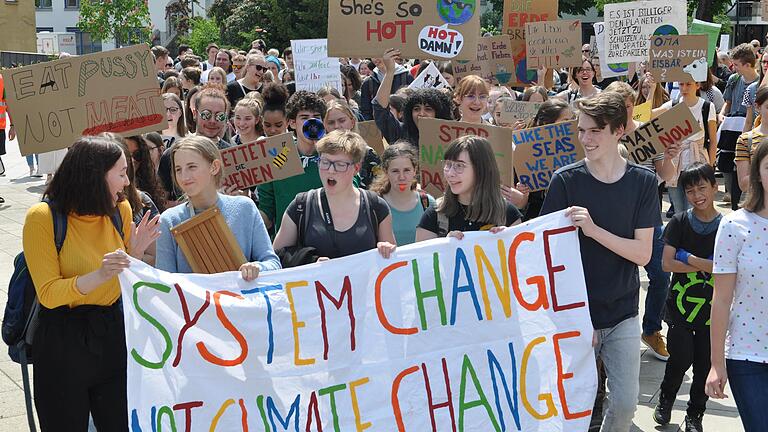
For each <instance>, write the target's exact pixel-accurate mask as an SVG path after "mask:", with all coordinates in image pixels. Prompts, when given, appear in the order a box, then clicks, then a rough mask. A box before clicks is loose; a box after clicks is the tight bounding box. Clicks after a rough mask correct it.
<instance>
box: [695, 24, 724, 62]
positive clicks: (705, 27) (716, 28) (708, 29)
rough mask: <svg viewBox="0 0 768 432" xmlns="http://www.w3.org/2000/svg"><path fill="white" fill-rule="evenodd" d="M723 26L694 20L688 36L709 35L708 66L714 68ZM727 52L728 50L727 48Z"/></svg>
mask: <svg viewBox="0 0 768 432" xmlns="http://www.w3.org/2000/svg"><path fill="white" fill-rule="evenodd" d="M721 28H722V24H715V23H711V22H706V21H702V20H699V19H696V18H694V19H693V22H691V25H690V27H689V28H688V34H691V35H707V56H706V57H707V65H709V66H712V64H713V63H714V61H715V53H716V52H717V51H716V50H717V39H718V37H719V36H720V29H721ZM726 50H727V48H726Z"/></svg>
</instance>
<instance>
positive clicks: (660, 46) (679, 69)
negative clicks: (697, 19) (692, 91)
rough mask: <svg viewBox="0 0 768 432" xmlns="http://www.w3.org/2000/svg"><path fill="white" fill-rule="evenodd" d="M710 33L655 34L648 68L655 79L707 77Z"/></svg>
mask: <svg viewBox="0 0 768 432" xmlns="http://www.w3.org/2000/svg"><path fill="white" fill-rule="evenodd" d="M707 43H708V41H707V36H706V35H686V36H676V35H671V36H652V37H651V46H650V48H649V49H648V58H649V60H648V71H649V72H651V75H653V77H654V78H655V79H656V82H673V81H675V82H688V81H696V82H704V81H706V80H707V70H708V66H707Z"/></svg>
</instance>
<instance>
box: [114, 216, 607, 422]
mask: <svg viewBox="0 0 768 432" xmlns="http://www.w3.org/2000/svg"><path fill="white" fill-rule="evenodd" d="M119 278H120V285H121V288H122V298H123V299H124V301H123V303H124V316H125V333H126V336H125V339H126V340H125V343H126V349H127V352H128V356H127V409H128V417H129V418H130V422H131V425H132V426H131V430H133V431H139V430H142V431H152V430H155V428H154V427H153V426H154V425H157V430H158V431H159V430H161V427H160V425H163V424H165V425H166V426H167V425H169V424H170V425H176V426H177V427H178V430H179V431H182V430H189V431H201V430H218V431H241V430H243V431H244V430H246V429H247V430H252V431H265V430H267V431H280V430H283V431H285V430H290V431H297V430H302V431H304V430H308V431H320V430H324V431H362V430H368V431H393V430H405V431H419V432H422V431H431V430H438V431H451V430H457V431H461V430H465V431H494V430H495V431H501V430H524V431H533V430H538V431H585V430H587V428H588V426H589V422H590V417H591V412H592V406H593V405H594V401H595V393H596V388H597V374H596V369H595V354H594V349H593V348H592V334H593V329H592V323H591V320H590V316H589V308H588V304H587V289H586V284H585V282H584V271H583V267H582V264H581V254H580V252H579V239H578V231H577V229H576V228H575V227H574V226H573V225H572V224H571V222H570V219H568V218H566V217H565V215H564V211H560V212H557V213H553V214H550V215H546V216H542V217H539V218H536V219H535V220H532V221H530V222H528V223H526V224H524V225H519V226H513V227H510V228H508V229H506V230H504V231H503V232H501V233H498V234H493V235H492V234H490V233H487V232H468V233H466V234H465V239H464V240H463V241H462V242H457V241H447V240H446V239H436V240H432V241H428V242H420V243H416V244H412V245H408V246H405V247H399V248H398V249H397V251H396V252H395V253H394V254H393V255H392V258H390V259H387V260H384V259H382V258H381V257H380V255H379V254H378V252H377V251H376V250H370V251H367V252H363V253H360V254H356V255H352V256H348V257H344V258H338V259H332V260H330V261H327V262H323V263H316V264H311V265H306V266H301V267H297V268H289V269H284V270H278V271H269V272H262V273H261V274H260V275H259V277H258V279H256V280H254V281H253V282H245V281H244V280H243V279H242V278H241V277H240V274H239V273H237V272H228V273H219V274H216V275H198V274H170V273H166V272H163V271H160V270H156V269H154V268H152V267H150V266H149V265H147V264H145V263H143V262H141V261H139V260H135V259H131V263H130V267H129V268H127V269H125V270H124V271H123V272H121V273H120V275H119ZM469 335H471V337H468V336H469ZM502 424H504V425H506V429H503V428H502V426H501V425H502ZM185 425H186V426H185ZM162 430H166V427H162ZM167 430H177V429H176V428H173V427H169V428H167Z"/></svg>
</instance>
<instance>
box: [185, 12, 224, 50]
mask: <svg viewBox="0 0 768 432" xmlns="http://www.w3.org/2000/svg"><path fill="white" fill-rule="evenodd" d="M189 23H190V24H189V26H190V30H189V34H188V35H186V36H182V37H181V38H180V40H181V43H185V44H187V45H189V46H190V48H192V51H194V52H195V54H197V55H203V56H205V54H204V53H205V48H207V47H208V44H209V43H211V42H213V43H216V44H220V43H221V34H220V32H219V26H218V25H217V24H216V21H215V20H214V19H213V18H207V19H206V18H202V17H194V18H192V19H190V20H189Z"/></svg>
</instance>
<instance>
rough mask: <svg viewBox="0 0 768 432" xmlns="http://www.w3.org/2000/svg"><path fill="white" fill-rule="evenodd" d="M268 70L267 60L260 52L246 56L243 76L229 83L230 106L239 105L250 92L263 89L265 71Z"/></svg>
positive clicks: (228, 96)
mask: <svg viewBox="0 0 768 432" xmlns="http://www.w3.org/2000/svg"><path fill="white" fill-rule="evenodd" d="M266 71H267V61H266V60H265V59H264V56H262V55H260V54H251V55H249V56H247V57H246V58H245V64H244V65H243V71H242V78H240V79H239V80H237V81H235V82H232V83H230V84H228V85H227V98H228V99H229V106H235V105H237V102H238V101H239V100H240V99H242V98H244V97H245V95H247V94H248V93H250V92H253V91H261V88H262V86H263V78H264V72H266Z"/></svg>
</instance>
